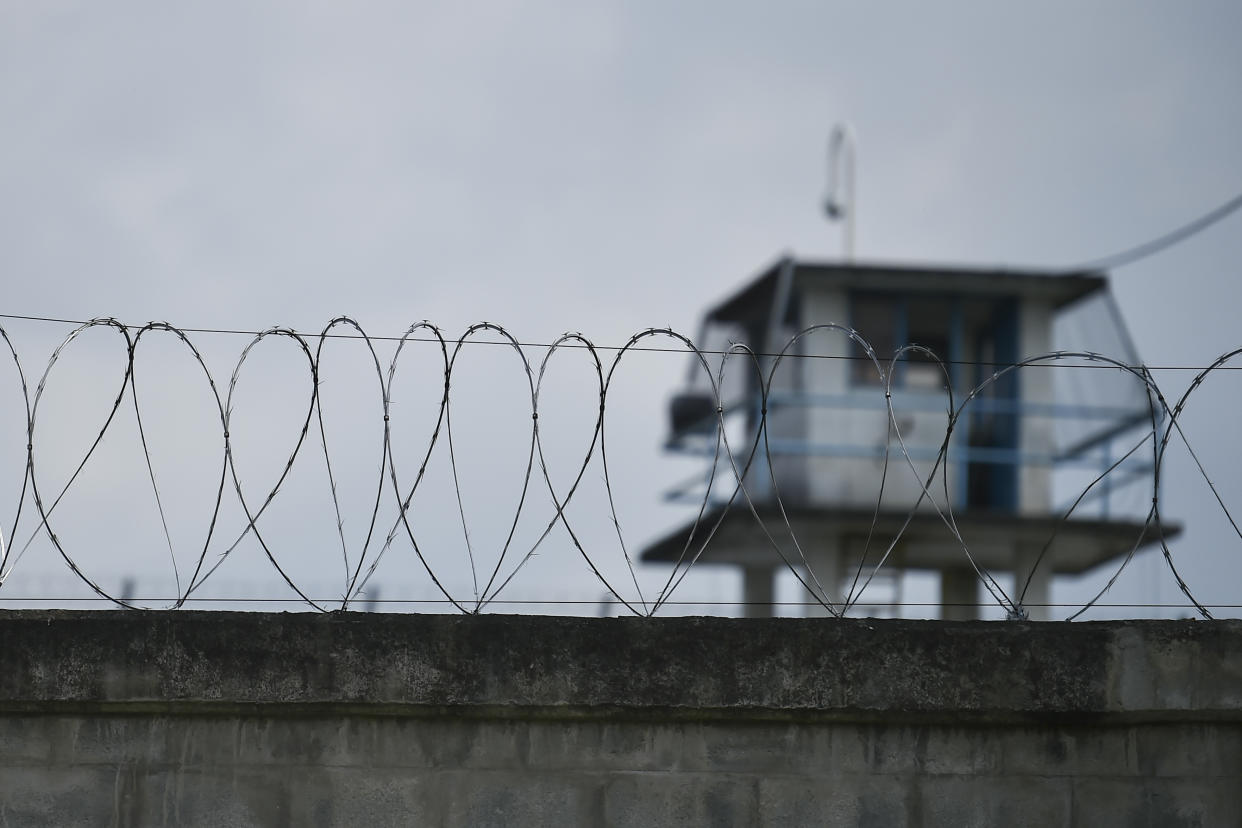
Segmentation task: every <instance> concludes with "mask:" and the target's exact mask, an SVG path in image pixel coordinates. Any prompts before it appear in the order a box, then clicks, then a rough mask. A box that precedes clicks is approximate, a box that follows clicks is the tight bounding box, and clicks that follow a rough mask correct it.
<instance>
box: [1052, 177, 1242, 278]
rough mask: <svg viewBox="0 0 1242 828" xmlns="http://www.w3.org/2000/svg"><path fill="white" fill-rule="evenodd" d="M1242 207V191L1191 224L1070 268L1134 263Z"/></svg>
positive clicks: (1106, 268)
mask: <svg viewBox="0 0 1242 828" xmlns="http://www.w3.org/2000/svg"><path fill="white" fill-rule="evenodd" d="M1240 207H1242V193H1239V194H1238V195H1236V196H1234V197H1233V198H1231V199H1229V200H1228V201H1226V202H1225V203H1224V204H1222V205H1220V206H1219V207H1217V208H1216V209H1215V210H1212V211H1211V212H1208V213H1205V214H1204V215H1202V216H1200V217H1199V218H1197V219H1195V220H1194V221H1192V222H1190V223H1189V224H1186V225H1183V226H1181V227H1179V228H1177V229H1176V230H1174V231H1172V232H1170V233H1165V234H1164V235H1163V236H1160V237H1158V238H1155V239H1152V240H1151V241H1148V242H1144V243H1143V244H1140V245H1138V246H1136V247H1131V248H1130V249H1128V250H1123V251H1121V252H1119V253H1114V254H1112V255H1111V256H1104V257H1103V258H1100V259H1095V260H1093V261H1089V262H1085V263H1084V264H1080V265H1078V266H1077V267H1074V268H1071V269H1070V270H1072V271H1075V272H1076V271H1082V270H1112V269H1114V268H1118V267H1124V266H1125V265H1128V264H1133V263H1134V262H1137V261H1138V260H1140V259H1145V258H1147V257H1148V256H1154V255H1156V254H1157V253H1159V252H1161V251H1162V250H1166V249H1168V248H1170V247H1172V246H1173V245H1175V244H1177V243H1179V242H1182V241H1185V240H1186V239H1188V238H1190V237H1191V236H1193V235H1195V234H1197V233H1200V232H1202V231H1204V230H1206V229H1207V228H1209V227H1211V226H1212V225H1213V224H1215V223H1216V222H1218V221H1220V220H1221V219H1223V218H1225V217H1226V216H1228V215H1230V214H1231V213H1233V212H1235V211H1236V210H1238V208H1240Z"/></svg>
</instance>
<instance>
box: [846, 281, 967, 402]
mask: <svg viewBox="0 0 1242 828" xmlns="http://www.w3.org/2000/svg"><path fill="white" fill-rule="evenodd" d="M956 304H957V302H955V298H954V297H952V296H946V295H936V294H882V293H864V292H859V293H855V294H853V295H852V296H851V297H850V318H851V322H852V324H853V327H854V329H855V330H857V331H858V333H859V334H860V335H861V336H862V337H863V338H864V339H866V340H867V341H868V342H869V343H870V344H871V347H872V348H873V349H874V350H875V355H876V359H878V360H879V361H880V364H881V365H882V366H883V367H884V370H886V371H887V370H889V368H890V365H889V361H890V360H892V358H893V355H894V354H896V352H897V349H898V348H899V347H901V346H904V345H907V344H909V345H919V346H922V347H923V348H926V349H927V350H928V351H930V352H931V354H935V356H934V357H933V356H932V355H931V354H929V353H927V352H925V351H920V350H912V351H907V352H906V354H905V356H904V357H903V358H902V359H901V360H900V361H899V362H898V364H897V366H896V373H895V375H894V377H893V386H894V387H898V388H911V389H922V390H928V391H938V390H940V389H942V388H944V387H945V385H946V384H947V379H946V374H945V370H943V369H941V367H940V364H939V363H938V362H937V361H936V358H937V357H938V358H939V359H940V360H941V361H943V362H944V363H945V368H946V369H947V368H948V367H949V366H948V361H949V360H950V359H951V358H952V354H951V353H950V350H951V346H950V343H951V341H952V338H953V337H954V335H955V327H956V326H959V325H960V322H959V318H958V317H959V314H957V313H956V312H955V305H956ZM855 355H856V356H859V357H863V358H860V359H855V360H854V363H853V365H852V368H851V371H850V378H851V381H852V382H853V384H855V385H879V384H880V376H879V374H878V373H877V372H876V370H875V366H874V365H873V364H872V363H871V360H869V359H866V358H865V355H864V354H863V352H862V349H861V348H856V349H855Z"/></svg>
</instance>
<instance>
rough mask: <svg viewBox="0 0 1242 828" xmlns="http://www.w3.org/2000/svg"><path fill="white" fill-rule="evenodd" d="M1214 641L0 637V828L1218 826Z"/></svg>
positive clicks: (799, 622) (336, 621)
mask: <svg viewBox="0 0 1242 828" xmlns="http://www.w3.org/2000/svg"><path fill="white" fill-rule="evenodd" d="M1239 780H1242V623H1239V622H1232V621H1228V622H1206V623H1205V622H1201V621H1200V622H1118V623H1112V622H1109V623H1098V624H1097V623H1089V624H1060V623H1052V624H1029V623H1017V622H1005V623H1000V622H994V623H987V622H964V623H951V622H906V621H849V620H847V621H841V620H837V619H764V620H758V619H749V620H730V619H657V620H651V619H577V618H538V617H516V616H398V615H371V614H335V615H274V614H273V615H267V614H248V613H238V614H229V613H191V612H185V613H182V612H177V613H139V612H132V613H131V612H116V613H113V612H107V613H65V612H10V613H0V825H15V826H27V825H55V826H67V825H220V826H230V825H278V826H279V825H288V826H303V825H308V826H320V825H323V826H330V825H341V826H346V825H351V826H352V825H367V826H380V825H463V826H464V825H471V826H473V825H548V824H559V825H563V826H571V825H572V826H577V825H618V826H628V825H636V826H637V825H641V826H650V825H773V826H777V825H779V826H790V825H873V826H900V825H952V826H967V825H1084V826H1087V825H1090V826H1100V825H1152V826H1165V825H1202V826H1214V825H1237V824H1239V815H1242V785H1239Z"/></svg>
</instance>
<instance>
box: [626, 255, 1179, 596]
mask: <svg viewBox="0 0 1242 828" xmlns="http://www.w3.org/2000/svg"><path fill="white" fill-rule="evenodd" d="M825 323H837V324H839V325H841V326H842V328H849V329H853V330H855V331H857V332H858V334H859V335H860V336H861V337H862V338H864V339H865V340H866V341H867V342H869V343H870V345H871V346H872V348H873V350H874V353H875V356H876V358H877V359H878V360H879V362H880V364H881V366H882V367H881V369H880V370H877V367H876V364H875V362H873V361H872V360H871V358H870V357H869V356H868V355H867V353H866V351H865V349H864V347H863V346H862V345H860V343H858V342H857V341H856V340H855V339H853V338H852V337H851V336H850V334H849V333H848V332H846V331H844V330H842V329H825V328H819V329H816V330H815V331H814V332H813V333H810V334H806V335H803V336H801V337H800V338H797V339H796V340H795V341H794V342H793V344H792V345H791V346H790V348H789V350H788V351H787V356H785V357H783V358H781V360H780V362H779V364H777V365H776V369H775V371H774V373H772V379H771V384H770V387H769V394H768V398H767V412H766V426H767V434H766V450H765V445H764V442H762V441H761V442H760V443H759V450H758V451H757V452H756V454H755V459H754V460H753V462H752V463H751V465H750V467H749V469H748V470H747V471H746V473H745V475H744V483H745V490H746V495H747V496H748V498H749V502H747V498H746V497H744V496H743V495H741V494H738V493H736V491H735V490H736V484H737V476H736V474H735V473H734V470H733V468H732V467H731V466H730V464H729V462H728V460H727V459H723V457H722V456H717V450H716V445H717V441H718V439H719V436H718V435H719V432H720V430H721V429H723V431H724V433H725V434H726V435H729V444H730V447H731V448H732V451H733V454H734V457H735V458H736V462H737V464H738V468H739V469H740V468H741V467H742V465H743V464H744V463H745V461H746V456H747V454H748V453H749V450H750V447H751V445H752V444H753V443H754V441H755V436H756V434H758V427H759V423H760V422H761V421H762V418H761V416H760V407H761V405H762V402H761V393H760V388H761V386H760V381H759V380H758V379H757V376H756V372H755V370H754V363H753V362H751V363H749V364H748V362H747V360H746V359H743V358H737V357H733V358H731V359H730V360H729V361H728V363H727V367H726V369H725V371H724V374H723V377H724V381H723V383H722V385H721V393H720V397H719V401H718V400H717V397H716V395H715V394H714V393H713V392H712V384H711V381H710V380H709V377H708V376H707V373H706V372H705V371H703V369H702V366H701V364H699V363H698V361H697V359H696V360H694V365H693V366H692V368H691V372H690V376H689V378H688V380H687V385H686V387H685V389H684V390H683V391H682V392H680V393H679V394H677V395H676V396H675V397H674V398H673V400H672V403H671V433H670V436H669V439H668V442H667V446H666V447H667V448H668V449H669V450H671V451H677V452H689V453H698V454H701V455H703V456H704V457H706V458H707V460H706V466H707V467H706V469H705V471H704V473H703V474H701V475H699V476H696V478H694V479H693V480H691V481H688V482H686V483H684V484H682V485H680V486H678V487H677V488H676V489H675V490H674V491H673V492H671V493H670V495H669V497H670V498H672V499H682V500H685V501H687V502H690V503H700V504H701V503H703V502H706V503H707V509H706V510H705V511H704V513H703V514H702V516H701V517H700V518H699V519H698V520H697V522H695V523H691V524H688V525H686V526H684V527H682V528H680V529H678V530H676V531H674V532H672V533H670V534H669V535H668V536H667V537H665V538H663V539H660V540H658V541H656V542H655V543H653V544H652V545H651V546H649V547H648V548H647V549H646V550H645V551H644V552H643V554H642V559H643V560H644V561H647V562H652V563H657V562H663V563H666V564H669V563H676V562H679V561H680V562H683V563H684V562H685V561H686V560H687V558H696V565H704V564H708V565H710V564H727V565H733V566H737V567H740V568H741V569H742V571H743V583H744V596H743V600H744V601H745V602H746V607H747V614H751V615H763V614H767V613H768V612H770V607H769V606H768V605H770V603H771V602H772V600H773V596H774V576H775V573H776V572H778V571H780V570H782V569H784V568H785V567H787V566H789V565H791V564H793V565H795V566H797V567H799V568H800V570H801V571H806V568H805V567H804V566H803V565H802V561H803V560H805V562H806V563H807V564H809V571H810V572H812V573H814V577H810V576H809V575H807V576H805V583H806V585H807V588H808V589H809V590H810V591H811V592H812V593H813V594H814V595H815V596H816V597H817V598H819V599H820V600H823V601H826V602H829V603H831V604H833V605H834V606H840V605H841V604H842V602H843V601H845V600H846V596H849V595H851V594H852V595H853V598H854V599H856V600H857V601H858V603H859V605H861V606H863V607H867V608H868V609H870V610H872V611H873V612H872V613H869V614H876V613H875V612H874V610H876V609H878V604H879V603H880V602H879V601H875V595H876V593H878V592H883V591H884V590H885V589H888V590H892V589H894V588H896V587H894V586H893V584H897V585H899V584H900V583H901V577H900V575H901V573H902V571H904V570H927V571H934V572H936V573H938V574H939V577H940V585H941V586H940V589H941V598H940V602H941V617H943V618H948V619H966V618H972V617H976V616H977V608H976V605H977V604H978V603H979V601H980V600H981V599H985V600H991V599H990V598H989V597H988V596H987V595H986V593H985V592H983V590H984V589H985V588H987V587H988V581H989V579H994V578H995V577H998V576H999V577H1003V578H1008V577H1010V576H1012V579H1013V581H1012V582H1013V583H1014V584H1016V587H1014V588H1012V589H1007V591H1008V592H1009V593H1010V594H1011V596H1012V597H1013V598H1014V599H1015V601H1018V597H1019V595H1021V599H1020V603H1021V605H1022V608H1021V610H1020V611H1021V612H1024V613H1025V614H1026V615H1027V617H1030V618H1047V617H1049V616H1050V613H1049V612H1048V609H1047V607H1046V606H1044V605H1046V604H1048V602H1049V600H1050V585H1051V580H1052V577H1053V575H1056V574H1065V575H1071V574H1077V573H1082V572H1085V571H1087V570H1090V569H1092V568H1094V567H1097V566H1101V565H1103V564H1105V563H1106V562H1109V561H1115V560H1116V559H1119V558H1121V557H1124V556H1126V555H1129V554H1132V553H1133V552H1134V551H1135V550H1136V549H1138V548H1141V547H1142V546H1144V545H1146V544H1148V543H1152V542H1155V541H1157V540H1158V538H1157V537H1155V536H1154V535H1153V531H1154V530H1150V529H1149V530H1147V531H1146V532H1145V530H1144V526H1145V518H1146V508H1147V507H1149V506H1150V503H1151V495H1152V492H1151V486H1152V475H1151V466H1152V452H1151V450H1150V444H1149V445H1148V449H1147V450H1146V451H1145V452H1144V451H1136V452H1134V453H1133V454H1131V455H1129V456H1128V457H1127V458H1126V459H1125V460H1124V462H1122V463H1120V465H1117V466H1116V467H1114V465H1115V464H1117V462H1118V458H1120V457H1122V456H1124V455H1125V453H1126V451H1127V450H1128V449H1129V448H1130V447H1131V446H1133V445H1134V444H1135V443H1136V442H1137V441H1138V440H1141V439H1142V437H1143V433H1144V431H1143V429H1144V428H1146V431H1147V432H1150V431H1151V428H1152V423H1153V417H1155V416H1156V414H1155V413H1154V411H1153V407H1152V402H1151V400H1149V398H1148V393H1147V390H1146V388H1145V386H1144V385H1143V383H1142V382H1141V381H1139V380H1138V379H1137V378H1136V377H1135V376H1133V375H1132V374H1130V373H1128V372H1126V371H1123V370H1121V369H1119V368H1115V367H1109V366H1106V365H1102V364H1100V363H1095V364H1092V363H1093V362H1094V361H1093V360H1091V359H1070V358H1066V359H1064V360H1055V361H1049V362H1048V363H1041V364H1038V365H1032V366H1028V367H1023V368H1019V369H1017V370H1013V371H1009V372H1002V376H1001V377H1000V378H999V379H996V380H995V381H992V380H991V378H992V376H993V374H994V373H995V372H997V371H999V370H1000V369H1002V368H1003V367H1004V366H1007V365H1013V364H1014V363H1016V362H1018V361H1020V360H1023V359H1026V358H1029V357H1035V356H1041V355H1044V354H1049V353H1052V352H1054V351H1071V350H1072V351H1083V352H1086V351H1090V352H1095V353H1098V354H1104V355H1107V356H1109V357H1112V358H1114V359H1117V360H1119V361H1122V362H1124V363H1126V364H1130V365H1134V364H1137V361H1138V359H1137V355H1136V354H1135V352H1134V348H1133V346H1132V344H1131V341H1130V338H1129V336H1128V334H1127V332H1126V330H1125V326H1124V324H1123V322H1122V320H1121V316H1120V314H1119V313H1118V310H1117V307H1116V304H1115V302H1114V301H1113V298H1112V295H1111V293H1110V292H1109V290H1108V280H1107V276H1106V275H1105V274H1103V273H1099V272H1080V273H1070V274H1065V273H1048V272H1035V271H1015V270H988V269H971V268H963V267H943V268H942V267H923V266H904V265H882V264H856V263H853V262H846V263H835V264H827V263H814V262H805V261H795V260H793V259H792V258H785V259H782V260H780V261H778V262H776V263H775V264H774V265H772V266H771V267H769V268H768V269H766V270H765V271H764V272H762V273H761V274H760V275H759V276H758V277H757V278H755V279H754V280H753V281H751V282H750V283H749V284H746V285H744V286H743V287H742V288H741V289H740V290H738V291H737V292H735V293H734V294H733V295H731V296H729V297H727V298H726V299H724V301H722V302H720V303H719V304H717V305H716V306H714V307H712V308H711V309H710V310H709V311H708V312H707V314H706V318H705V320H704V323H703V329H702V332H701V334H700V337H699V341H698V344H699V346H700V347H701V348H703V349H704V350H724V349H727V347H728V343H729V342H731V341H734V342H745V343H747V344H749V345H750V347H751V348H753V349H754V350H755V351H756V352H760V353H762V354H766V355H768V356H761V357H760V358H759V365H760V367H761V368H762V370H763V372H764V373H765V374H766V373H767V372H769V371H772V369H773V365H774V362H775V357H773V356H770V355H772V354H777V353H779V352H781V351H782V349H783V348H785V346H786V344H787V343H789V342H790V340H791V337H794V336H795V335H796V334H798V333H799V332H801V331H806V330H808V329H812V328H814V327H815V326H821V325H824V324H825ZM907 344H912V345H919V346H923V347H925V348H927V349H928V350H930V351H932V352H934V353H935V354H937V355H938V356H940V357H941V358H942V359H943V360H944V361H945V362H944V364H943V367H942V365H941V363H939V362H937V361H936V360H933V359H931V358H929V357H927V356H926V355H925V354H923V353H922V352H921V351H919V352H906V355H905V356H904V357H903V358H901V359H898V360H893V357H894V355H895V354H896V353H897V351H898V349H900V348H901V347H902V346H905V345H907ZM890 361H891V362H890ZM1060 368H1069V369H1070V370H1060ZM885 375H891V380H889V381H887V382H886V381H885V380H883V377H884V376H885ZM980 385H984V386H985V390H984V391H983V392H981V393H979V394H978V395H977V396H976V397H975V398H973V399H971V401H970V402H969V404H968V405H966V406H965V408H964V409H962V414H961V416H960V418H959V419H958V420H957V421H956V423H955V425H954V428H953V430H952V431H951V432H950V436H949V437H948V440H949V442H948V453H947V462H946V463H942V464H941V465H940V471H937V472H935V473H934V474H933V473H932V469H933V468H934V467H935V464H936V462H937V457H940V456H942V447H943V446H944V445H945V440H946V432H948V425H949V409H950V391H951V392H952V405H953V406H954V407H955V408H956V407H958V406H960V405H961V404H962V401H963V400H964V399H965V398H966V397H967V396H968V395H969V394H970V393H971V391H972V390H973V389H975V388H977V387H979V386H980ZM886 386H887V388H886ZM888 391H891V399H892V408H893V416H891V417H890V414H889V409H888V406H887V403H886V393H887V392H888ZM718 404H719V406H720V412H719V413H718V411H717V405H718ZM898 434H900V439H901V441H902V442H904V451H903V449H902V446H901V443H900V442H899V441H898V439H897V435H898ZM907 456H908V458H909V460H907ZM713 458H715V459H714V460H713ZM769 461H770V466H769ZM911 464H913V465H914V467H915V468H913V469H912V468H911ZM1104 472H1107V474H1103V476H1102V478H1101V479H1100V480H1099V481H1098V482H1097V483H1095V484H1092V480H1094V479H1095V478H1097V477H1100V476H1101V474H1102V473H1104ZM924 484H926V486H927V492H926V493H925V492H924ZM1084 491H1086V492H1087V495H1086V496H1085V497H1083V498H1082V499H1081V500H1080V501H1079V502H1078V503H1077V505H1075V506H1074V509H1073V512H1072V514H1070V516H1069V517H1068V518H1065V514H1066V512H1067V509H1068V508H1069V506H1070V505H1071V504H1074V501H1075V500H1077V499H1078V497H1079V495H1081V494H1082V493H1083V492H1084ZM929 495H930V496H929ZM920 496H921V500H920ZM752 504H753V510H754V511H753V512H752ZM1127 505H1129V506H1130V509H1129V511H1128V512H1127V511H1126V508H1125V507H1126V506H1127ZM756 514H757V515H758V518H759V520H756ZM786 524H788V525H786ZM790 530H792V533H793V535H794V536H796V538H797V543H798V547H800V552H799V551H797V548H796V547H795V546H794V544H793V541H792V539H791V535H790ZM1162 531H1163V536H1164V537H1165V538H1166V539H1167V538H1169V537H1170V536H1171V535H1172V534H1175V533H1176V532H1177V531H1178V527H1176V526H1171V525H1170V524H1169V523H1165V524H1163V527H1162ZM959 535H960V537H959ZM964 546H965V548H966V549H968V550H969V556H967V554H966V553H965V552H964V551H963V547H964ZM696 556H697V557H696ZM881 562H883V566H881V567H880V568H878V569H877V568H876V565H877V564H879V563H881ZM1037 562H1038V565H1037ZM873 572H874V575H873V574H872V573H873ZM886 576H887V577H886ZM868 579H870V580H868ZM864 583H866V584H868V586H867V590H870V592H867V591H866V590H864V594H863V595H861V597H860V596H859V594H858V590H859V588H860V587H861V586H862V585H863V584H864ZM889 594H890V596H891V594H892V593H891V591H890V593H889ZM895 600H899V599H892V598H891V597H890V600H889V602H888V603H892V602H895ZM879 614H882V612H881V613H879Z"/></svg>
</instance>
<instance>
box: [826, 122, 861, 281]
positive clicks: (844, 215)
mask: <svg viewBox="0 0 1242 828" xmlns="http://www.w3.org/2000/svg"><path fill="white" fill-rule="evenodd" d="M856 145H857V142H856V141H855V140H854V130H853V128H852V127H850V125H849V124H847V123H840V124H837V125H836V126H835V127H833V128H832V135H831V136H830V137H829V138H828V195H827V197H825V199H824V212H825V213H826V214H827V215H828V218H829V220H831V221H840V220H842V219H844V220H845V227H844V229H843V234H842V240H841V248H842V255H843V258H844V259H845V260H846V261H847V262H848V261H853V259H854V215H855V213H856V212H857V204H858V201H857V197H856V195H855V192H854V165H855V155H856V153H857V148H856Z"/></svg>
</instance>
